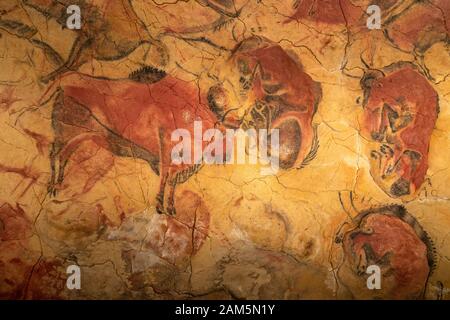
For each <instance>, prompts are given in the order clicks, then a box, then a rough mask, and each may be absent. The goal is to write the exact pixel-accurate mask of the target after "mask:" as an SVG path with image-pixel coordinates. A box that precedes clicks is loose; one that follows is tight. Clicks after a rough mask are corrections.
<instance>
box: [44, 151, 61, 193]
mask: <svg viewBox="0 0 450 320" xmlns="http://www.w3.org/2000/svg"><path fill="white" fill-rule="evenodd" d="M60 152H61V144H60V143H59V142H53V143H52V146H51V149H50V170H51V176H50V181H49V183H48V186H47V192H48V194H49V195H50V196H55V195H56V162H57V159H58V158H59V157H58V155H59V153H60ZM58 177H59V174H58ZM58 179H59V178H58Z"/></svg>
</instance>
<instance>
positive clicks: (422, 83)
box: [361, 63, 439, 197]
mask: <svg viewBox="0 0 450 320" xmlns="http://www.w3.org/2000/svg"><path fill="white" fill-rule="evenodd" d="M361 84H362V87H363V89H364V103H363V107H364V114H363V119H362V125H361V133H362V135H363V136H364V137H365V138H366V139H367V140H369V141H370V142H371V145H372V148H371V150H370V156H369V157H370V171H371V175H372V177H373V178H374V180H375V181H376V182H377V184H378V185H379V186H380V187H381V189H382V190H383V191H385V192H386V193H387V194H388V195H390V196H392V197H409V196H413V195H414V194H415V193H416V191H417V190H418V189H419V188H420V186H421V185H422V183H423V182H424V180H425V175H426V173H427V169H428V151H429V150H428V149H429V147H430V138H431V134H432V132H433V129H434V126H435V123H436V120H437V117H438V112H439V101H438V99H439V98H438V95H437V93H436V91H435V90H434V89H433V87H432V86H431V85H430V84H429V82H428V80H427V79H426V78H425V77H424V76H423V75H422V74H421V73H419V72H418V71H417V70H416V69H415V67H414V66H413V65H412V64H409V63H397V64H395V65H393V66H390V67H388V68H386V69H385V71H378V72H368V73H367V74H366V75H365V76H364V77H363V79H362V81H361Z"/></svg>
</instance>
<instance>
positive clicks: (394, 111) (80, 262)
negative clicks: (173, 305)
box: [0, 0, 450, 299]
mask: <svg viewBox="0 0 450 320" xmlns="http://www.w3.org/2000/svg"><path fill="white" fill-rule="evenodd" d="M72 4H75V5H78V6H79V8H80V13H81V29H79V30H77V29H73V30H72V29H70V28H68V27H67V21H66V20H67V18H68V17H69V16H70V14H68V13H67V11H66V9H67V7H68V6H69V5H72ZM369 5H377V6H378V8H380V10H381V26H380V28H379V29H377V28H375V29H369V28H368V27H367V20H368V19H370V17H371V14H368V13H367V8H368V7H369ZM449 23H450V1H448V0H427V1H413V0H390V1H378V0H374V1H365V0H361V1H356V0H327V1H314V0H297V1H270V0H258V1H256V0H246V1H241V0H235V1H233V0H222V1H219V0H196V1H194V0H191V1H162V0H161V1H159V0H156V1H149V0H132V1H128V0H120V1H119V0H118V1H108V0H99V1H91V0H83V1H82V0H70V1H66V0H63V1H52V0H26V1H25V0H23V1H19V0H16V1H15V0H6V1H5V0H3V1H1V3H0V298H2V299H49V298H50V299H80V298H81V299H121V298H124V299H177V298H188V299H190V298H195V299H197V298H198V299H234V298H238V299H318V298H322V299H362V298H369V299H372V298H384V299H398V298H402V299H449V298H450V293H449V291H448V290H449V289H448V288H450V262H449V261H450V260H449V259H450V258H449V257H450V243H449V239H448V237H449V232H448V231H449V227H450V205H449V197H450V191H449V188H448V186H449V185H450V171H449V167H448V162H449V159H450V151H449V150H450V149H449V147H450V134H449V125H450V103H449V101H450V100H449V99H450V77H449V76H448V75H449V73H450V49H449V28H450V26H449ZM195 120H201V121H203V123H204V127H206V128H213V127H218V128H225V127H226V128H238V127H240V128H242V129H245V130H247V129H256V130H260V129H278V130H279V132H280V143H281V146H280V170H279V171H278V172H277V173H276V174H274V175H261V170H260V169H261V165H259V164H257V165H254V164H232V165H230V164H215V165H206V164H205V165H203V166H185V167H178V166H174V165H172V164H171V162H170V148H171V146H172V144H171V142H170V134H171V133H172V132H173V130H175V129H176V128H182V127H185V128H186V129H188V130H192V128H193V127H192V126H193V122H194V121H195ZM166 177H167V181H166V180H165V178H166ZM164 183H166V184H167V186H166V187H165V188H164ZM161 185H163V188H162V189H161ZM172 187H176V188H175V191H174V196H173V201H172V199H171V198H172V197H171V196H170V193H171V189H172ZM161 190H162V191H161ZM71 265H76V266H78V267H79V268H80V277H81V288H80V289H72V290H71V289H69V288H68V287H67V283H66V281H67V279H68V277H69V276H70V275H71V274H70V273H69V274H67V272H66V271H67V268H68V267H69V266H71ZM373 265H375V266H378V267H379V270H380V272H381V288H380V289H374V290H370V289H369V288H368V287H367V281H368V278H369V277H370V274H368V273H367V272H366V271H367V268H368V267H369V266H373ZM369 280H370V279H369Z"/></svg>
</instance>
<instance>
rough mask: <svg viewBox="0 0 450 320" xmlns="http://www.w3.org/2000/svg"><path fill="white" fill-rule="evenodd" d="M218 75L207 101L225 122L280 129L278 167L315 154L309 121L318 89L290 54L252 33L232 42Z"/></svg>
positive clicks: (315, 141) (287, 166)
mask: <svg viewBox="0 0 450 320" xmlns="http://www.w3.org/2000/svg"><path fill="white" fill-rule="evenodd" d="M219 79H220V82H219V83H218V84H217V85H215V86H213V87H211V89H210V91H209V94H208V101H209V104H210V108H211V109H212V110H214V111H215V113H216V114H217V116H218V117H219V118H221V119H223V121H224V123H228V124H230V125H240V126H241V127H242V128H243V129H245V130H246V129H248V128H255V129H267V130H269V129H279V136H280V138H279V139H280V154H279V157H280V168H282V169H290V168H300V167H302V166H303V165H305V164H307V163H308V162H309V161H311V160H312V159H313V158H314V156H315V154H316V152H317V148H318V138H317V134H316V131H315V129H314V127H313V126H312V119H313V116H314V114H315V113H316V111H317V107H318V104H319V102H320V100H321V98H322V90H321V86H320V84H319V83H317V82H315V81H314V80H313V79H312V78H311V77H310V76H309V75H308V74H307V73H306V72H305V71H304V70H303V68H302V65H301V63H300V62H299V61H298V59H297V57H296V56H295V54H293V53H292V54H288V53H287V52H286V51H285V50H284V49H283V48H282V47H281V46H280V45H278V44H277V43H274V42H272V41H270V40H268V39H266V38H264V37H259V36H254V37H251V38H248V39H246V40H244V41H242V42H241V43H239V44H238V45H237V46H236V48H235V49H234V50H233V52H232V54H231V56H230V58H229V59H228V63H227V65H226V66H225V67H224V68H223V69H222V70H221V74H220V77H219Z"/></svg>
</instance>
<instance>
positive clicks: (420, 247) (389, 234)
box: [336, 205, 436, 299]
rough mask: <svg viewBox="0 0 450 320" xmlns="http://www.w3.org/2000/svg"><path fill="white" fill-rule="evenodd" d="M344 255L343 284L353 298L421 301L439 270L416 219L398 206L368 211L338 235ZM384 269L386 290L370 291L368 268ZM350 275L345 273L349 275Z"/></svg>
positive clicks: (339, 271)
mask: <svg viewBox="0 0 450 320" xmlns="http://www.w3.org/2000/svg"><path fill="white" fill-rule="evenodd" d="M336 242H337V243H341V244H342V247H343V250H344V257H343V262H342V263H341V264H340V266H339V270H338V273H339V274H340V275H341V276H342V277H341V278H340V280H341V281H342V282H343V284H344V285H345V287H346V289H347V290H349V291H350V294H352V295H354V298H359V299H368V298H372V299H373V298H378V299H380V298H383V299H418V298H422V297H423V295H424V293H425V288H426V285H427V281H428V279H429V277H430V275H431V272H432V271H433V268H434V267H435V262H436V261H435V260H436V256H435V249H434V246H433V243H432V241H431V239H430V238H429V236H428V234H427V233H426V232H425V231H424V230H423V228H422V227H421V226H420V224H419V223H418V222H417V220H416V219H415V218H414V217H413V216H411V215H410V214H409V213H408V211H407V210H406V209H405V208H404V207H403V206H400V205H388V206H383V207H378V208H372V209H369V210H365V211H363V212H361V213H359V214H358V215H357V216H355V217H354V218H353V219H352V221H351V222H350V223H348V224H345V225H344V226H343V228H342V229H341V230H339V233H338V234H337V236H336ZM373 265H375V266H378V267H379V268H380V269H381V274H382V277H381V278H382V279H383V285H382V286H380V288H379V290H361V288H364V287H365V288H367V278H368V277H369V275H368V272H367V269H368V267H369V266H373ZM344 270H345V271H349V270H350V271H349V272H345V271H344Z"/></svg>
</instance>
